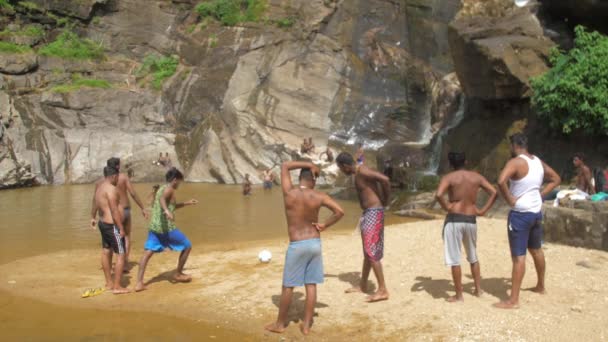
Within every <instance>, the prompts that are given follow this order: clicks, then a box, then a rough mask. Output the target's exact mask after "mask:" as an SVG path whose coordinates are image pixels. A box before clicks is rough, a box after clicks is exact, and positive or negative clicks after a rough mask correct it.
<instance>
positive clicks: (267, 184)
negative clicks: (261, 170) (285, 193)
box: [264, 181, 272, 189]
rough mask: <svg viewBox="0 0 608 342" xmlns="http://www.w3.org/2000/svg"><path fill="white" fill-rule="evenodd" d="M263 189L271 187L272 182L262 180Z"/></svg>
mask: <svg viewBox="0 0 608 342" xmlns="http://www.w3.org/2000/svg"><path fill="white" fill-rule="evenodd" d="M264 189H272V182H271V181H264Z"/></svg>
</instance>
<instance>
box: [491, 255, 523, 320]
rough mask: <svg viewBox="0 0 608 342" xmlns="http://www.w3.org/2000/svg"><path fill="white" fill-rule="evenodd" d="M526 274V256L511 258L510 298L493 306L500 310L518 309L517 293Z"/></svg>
mask: <svg viewBox="0 0 608 342" xmlns="http://www.w3.org/2000/svg"><path fill="white" fill-rule="evenodd" d="M525 273H526V256H525V255H522V256H515V257H513V272H512V274H511V296H510V297H509V299H508V300H506V301H502V302H500V303H496V304H494V306H495V307H497V308H500V309H517V308H519V291H520V290H521V283H522V281H523V279H524V274H525Z"/></svg>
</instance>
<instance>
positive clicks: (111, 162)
mask: <svg viewBox="0 0 608 342" xmlns="http://www.w3.org/2000/svg"><path fill="white" fill-rule="evenodd" d="M107 165H108V166H109V167H113V168H115V169H116V170H118V169H119V168H120V158H116V157H112V158H110V159H108V162H107Z"/></svg>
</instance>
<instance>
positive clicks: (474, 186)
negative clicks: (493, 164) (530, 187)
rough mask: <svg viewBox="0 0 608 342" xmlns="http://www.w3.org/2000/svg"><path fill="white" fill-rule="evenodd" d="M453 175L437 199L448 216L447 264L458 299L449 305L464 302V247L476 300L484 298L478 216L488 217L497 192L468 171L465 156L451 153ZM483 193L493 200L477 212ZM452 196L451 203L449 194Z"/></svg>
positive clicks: (445, 230) (444, 181) (445, 229)
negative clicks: (478, 244)
mask: <svg viewBox="0 0 608 342" xmlns="http://www.w3.org/2000/svg"><path fill="white" fill-rule="evenodd" d="M448 160H449V162H450V165H451V166H452V168H453V169H454V171H453V172H451V173H449V174H447V175H445V176H443V178H441V181H440V182H439V187H438V188H437V193H436V194H435V198H437V201H438V202H439V204H440V205H441V207H442V208H443V210H445V211H447V212H448V215H447V216H446V218H445V223H444V224H443V234H442V235H443V243H444V251H445V264H446V265H447V266H450V267H451V268H452V279H453V280H454V287H455V290H456V295H455V296H452V297H450V298H448V299H447V301H448V302H450V303H454V302H462V301H463V300H464V298H463V296H462V271H461V269H460V256H461V253H462V250H461V244H464V249H465V250H466V252H467V260H468V261H469V264H471V273H472V274H473V282H474V283H475V292H474V293H473V294H474V295H475V296H477V297H479V296H480V295H481V294H482V290H481V271H480V267H479V259H478V258H477V216H484V215H485V214H486V213H487V212H488V210H490V208H491V207H492V205H494V202H496V197H497V193H498V192H497V191H496V189H495V188H494V187H493V186H492V185H491V184H490V183H489V182H488V180H487V179H485V177H483V176H482V175H480V174H479V173H477V172H474V171H467V170H465V169H464V168H465V164H466V157H465V154H464V153H455V152H451V153H449V154H448ZM480 188H481V189H483V190H484V191H485V192H487V193H488V195H489V196H490V197H489V198H488V200H487V202H486V204H485V205H484V206H483V208H481V209H479V208H477V194H478V192H479V189H480ZM446 193H447V194H448V201H446V199H445V194H446Z"/></svg>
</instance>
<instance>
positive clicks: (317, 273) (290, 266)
mask: <svg viewBox="0 0 608 342" xmlns="http://www.w3.org/2000/svg"><path fill="white" fill-rule="evenodd" d="M295 169H300V184H299V186H298V187H294V186H293V185H292V183H291V175H290V174H289V172H290V171H291V170H295ZM318 176H319V168H318V167H317V166H315V165H314V164H312V163H309V162H298V161H294V162H286V163H284V164H283V165H282V166H281V187H282V188H283V201H284V203H285V216H286V217H287V230H288V232H289V241H290V243H289V248H288V249H287V254H286V255H285V266H284V270H283V288H282V292H281V301H280V304H279V316H278V318H277V321H276V322H274V323H271V324H269V325H267V326H266V327H265V328H266V330H268V331H271V332H275V333H282V332H283V331H285V328H286V327H287V323H288V322H287V313H288V311H289V305H290V304H291V297H292V295H293V288H294V287H295V286H305V287H306V306H305V310H304V320H303V321H302V324H301V325H300V329H301V331H302V333H303V334H304V335H308V333H309V332H310V328H311V327H312V316H313V313H314V308H315V304H316V302H317V284H321V283H323V259H322V254H321V240H320V237H321V233H322V232H324V231H325V230H326V229H327V228H329V227H330V226H332V225H333V224H335V223H336V222H338V221H339V220H340V219H341V218H342V216H344V211H343V210H342V208H341V207H340V206H339V205H338V204H337V203H336V202H335V201H334V200H333V199H332V198H331V197H329V195H327V194H326V193H323V192H320V191H315V190H314V187H315V179H316V177H318ZM321 207H326V208H328V209H330V210H331V211H332V212H333V214H332V216H331V217H329V218H328V219H327V221H326V222H325V223H319V210H320V209H321Z"/></svg>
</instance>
